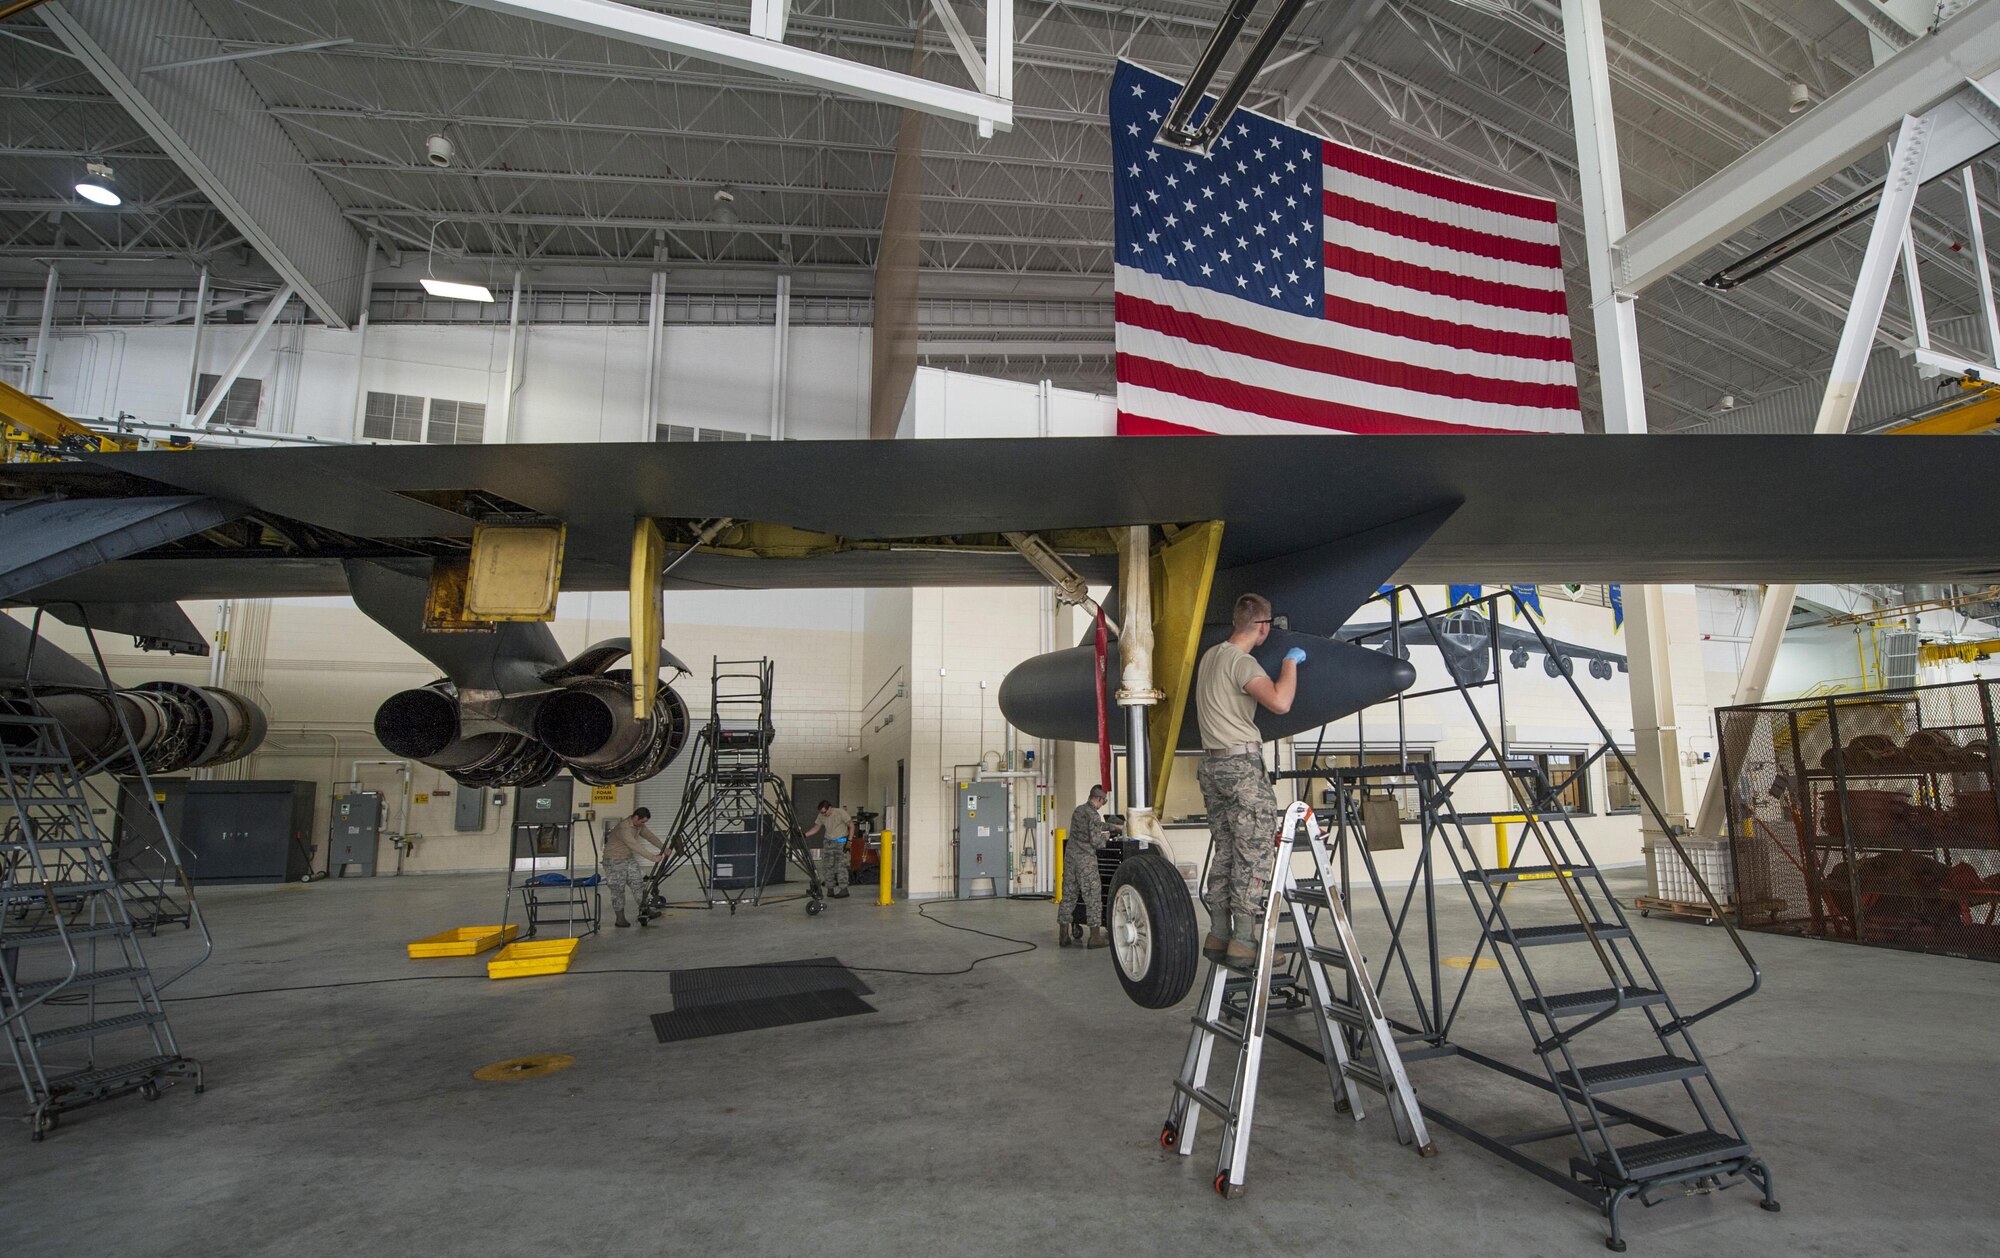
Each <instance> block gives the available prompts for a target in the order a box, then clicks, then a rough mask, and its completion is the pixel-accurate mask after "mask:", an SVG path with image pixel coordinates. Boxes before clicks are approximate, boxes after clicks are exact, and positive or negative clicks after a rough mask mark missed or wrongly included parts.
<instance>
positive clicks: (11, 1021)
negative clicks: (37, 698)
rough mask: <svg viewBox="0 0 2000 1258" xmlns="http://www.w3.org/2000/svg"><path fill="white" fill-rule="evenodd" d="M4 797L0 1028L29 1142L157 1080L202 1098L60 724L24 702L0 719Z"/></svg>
mask: <svg viewBox="0 0 2000 1258" xmlns="http://www.w3.org/2000/svg"><path fill="white" fill-rule="evenodd" d="M0 789H4V792H5V793H4V796H0V808H4V809H5V810H6V811H7V813H8V815H7V818H6V823H5V830H4V833H3V834H0V910H3V911H0V1028H4V1030H5V1033H6V1039H7V1047H8V1051H9V1052H10V1054H11V1055H12V1057H13V1061H14V1066H15V1069H16V1070H17V1072H18V1073H19V1075H20V1079H21V1086H22V1090H23V1094H24V1097H25V1100H26V1108H27V1114H26V1116H27V1119H28V1123H29V1129H30V1132H31V1133H32V1136H33V1138H34V1139H35V1140H41V1139H42V1138H43V1137H44V1136H45V1135H46V1134H47V1133H48V1132H49V1131H52V1130H54V1128H55V1127H56V1125H57V1123H58V1121H59V1119H60V1116H61V1115H62V1114H63V1113H65V1112H67V1111H69V1110H74V1109H77V1108H80V1107H82V1106H84V1105H88V1104H91V1103H93V1102H96V1101H101V1100H106V1099H109V1098H110V1097H114V1096H120V1095H124V1094H127V1093H131V1092H137V1093H139V1094H140V1095H141V1096H144V1097H145V1098H146V1099H148V1100H156V1099H158V1098H159V1096H160V1087H161V1081H162V1080H164V1079H168V1078H188V1079H191V1080H193V1082H194V1089H195V1091H196V1092H200V1091H202V1090H203V1085H202V1073H201V1065H200V1063H198V1062H197V1061H195V1060H194V1059H193V1058H191V1057H188V1056H186V1055H184V1054H183V1053H182V1052H181V1051H180V1048H179V1046H178V1045H177V1044H176V1042H175V1040H174V1033H173V1028H172V1026H171V1025H170V1024H169V1021H168V1018H167V1011H166V1007H165V1006H164V1005H163V1004H162V1003H161V999H160V990H159V989H160V987H161V986H163V985H164V984H157V983H156V982H155V981H154V975H153V971H152V968H151V967H150V965H149V964H148V963H147V960H146V956H145V952H144V950H143V949H142V948H141V946H140V943H139V937H138V932H139V930H140V929H141V927H142V926H144V925H146V922H145V921H144V920H143V918H135V916H134V914H133V913H132V911H131V908H130V906H129V905H128V904H127V902H126V897H125V888H124V886H123V884H121V882H120V880H119V878H118V876H117V874H116V872H115V871H114V869H113V863H112V852H111V847H110V844H109V843H108V842H107V841H106V840H105V836H104V835H103V833H102V832H101V831H100V830H99V828H98V825H97V821H96V818H95V817H94V816H93V814H92V811H91V805H90V799H89V797H88V795H87V793H86V782H85V779H84V777H83V775H81V774H80V773H79V772H78V771H77V769H76V765H75V761H74V759H73V757H72V755H71V752H70V747H69V743H68V740H67V739H66V738H65V736H64V733H63V729H62V726H61V725H59V724H58V723H57V722H56V721H55V720H54V719H53V718H51V717H47V716H42V715H39V714H37V713H35V711H34V710H33V705H32V703H11V704H8V705H6V707H5V708H4V709H0ZM169 846H170V847H171V844H169ZM183 885H185V880H184V879H183ZM205 934H206V931H205V928H204V936H205ZM204 955H205V954H204ZM184 972H185V971H183V973H184ZM175 977H178V975H176V976H175Z"/></svg>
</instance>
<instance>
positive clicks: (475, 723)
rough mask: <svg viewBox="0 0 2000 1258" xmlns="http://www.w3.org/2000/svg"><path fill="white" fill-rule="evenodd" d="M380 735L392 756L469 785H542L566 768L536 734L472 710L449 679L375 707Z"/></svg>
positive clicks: (394, 695)
mask: <svg viewBox="0 0 2000 1258" xmlns="http://www.w3.org/2000/svg"><path fill="white" fill-rule="evenodd" d="M509 702H510V703H517V702H518V701H509ZM531 711H532V710H531ZM375 740H376V741H377V742H379V743H381V744H382V745H383V746H384V747H385V748H387V749H388V750H389V753H390V754H391V755H395V756H406V757H408V758H409V759H412V760H416V761H419V762H421V763H423V764H427V765H429V766H430V767H431V768H433V769H441V770H443V771H444V772H445V773H447V774H449V775H450V776H451V779H452V780H453V781H455V782H458V783H460V784H461V785H465V786H475V787H489V786H540V785H541V784H542V783H544V782H546V781H548V780H549V779H550V778H552V777H554V776H555V775H556V773H557V772H558V771H559V770H560V769H561V768H562V762H561V761H560V760H559V759H557V757H556V753H555V752H554V751H552V750H550V749H549V747H548V746H547V745H546V744H544V743H542V742H541V741H539V740H537V739H536V738H534V737H533V736H531V735H528V734H523V733H520V732H519V731H517V730H512V729H509V728H507V727H506V726H505V725H503V724H501V723H500V722H499V721H496V720H492V719H490V718H486V717H473V716H470V715H468V714H467V713H466V712H465V710H464V708H463V706H462V705H461V704H460V702H459V698H458V693H457V691H456V690H455V689H453V687H452V685H451V683H450V682H447V681H439V682H433V683H431V684H430V685H428V686H425V687H423V688H422V689H419V690H404V691H399V692H398V693H396V694H393V695H390V696H389V697H388V698H387V699H385V700H383V702H382V706H381V707H379V708H377V709H375Z"/></svg>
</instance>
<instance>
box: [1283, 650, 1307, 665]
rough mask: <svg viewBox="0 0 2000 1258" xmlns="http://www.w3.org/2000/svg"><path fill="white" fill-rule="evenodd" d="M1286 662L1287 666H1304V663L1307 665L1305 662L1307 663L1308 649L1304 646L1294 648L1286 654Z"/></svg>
mask: <svg viewBox="0 0 2000 1258" xmlns="http://www.w3.org/2000/svg"><path fill="white" fill-rule="evenodd" d="M1285 662H1286V663H1287V664H1303V663H1305V662H1306V649H1305V648H1304V647H1302V646H1295V647H1293V648H1292V649H1291V650H1289V651H1287V652H1285Z"/></svg>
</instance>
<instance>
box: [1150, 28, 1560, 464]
mask: <svg viewBox="0 0 2000 1258" xmlns="http://www.w3.org/2000/svg"><path fill="white" fill-rule="evenodd" d="M1179 91H1180V85H1179V84H1177V83H1175V82H1173V81H1172V80H1171V79H1167V78H1164V77H1162V76H1160V75H1157V74H1153V73H1151V72H1149V71H1146V70H1142V69H1140V68H1139V67H1137V66H1135V65H1131V64H1128V63H1122V62H1121V63H1120V64H1119V66H1118V70H1117V72H1116V74H1115V75H1114V76H1113V78H1112V85H1111V111H1110V112H1111V152H1112V160H1113V163H1114V171H1113V190H1114V197H1113V205H1114V208H1115V213H1116V215H1117V219H1118V228H1117V237H1118V258H1117V283H1116V288H1117V349H1118V431H1119V432H1120V433H1121V434H1161V433H1187V432H1207V433H1306V432H1318V433H1434V432H1581V431H1582V430H1583V415H1582V412H1581V410H1580V409H1579V407H1578V402H1577V390H1576V367H1575V364H1574V362H1573V360H1572V358H1571V355H1570V339H1569V315H1568V313H1567V311H1568V307H1567V305H1566V303H1565V301H1564V294H1563V271H1562V253H1561V250H1560V248H1559V244H1558V240H1557V235H1556V207H1555V203H1554V202H1552V201H1544V200H1540V199H1538V198H1535V197H1529V196H1523V195H1521V194H1520V193H1517V192H1509V191H1505V190H1502V189H1499V188H1489V187H1487V186H1485V185H1483V184H1476V183H1469V182H1467V181H1465V180H1462V179H1454V178H1451V177H1449V176H1446V175H1440V174H1437V173H1435V172H1433V171H1428V170H1422V169H1420V168H1418V167H1415V166H1409V165H1405V164H1403V163H1401V162H1396V161H1391V160H1389V159H1388V158H1384V157H1377V156H1375V155H1374V154H1371V153H1364V152H1362V151H1360V150H1359V149H1352V148H1348V147H1347V146H1345V145H1342V144H1336V143H1334V142H1333V141H1331V140H1328V139H1324V138H1323V137H1320V136H1317V135H1314V134H1312V133H1311V132H1309V131H1303V130H1300V129H1299V128H1297V127H1290V126H1286V125H1284V124H1283V123H1279V122H1274V121H1272V120H1271V119H1269V118H1264V117H1261V116H1259V115H1257V114H1253V113H1251V112H1250V111H1249V110H1238V111H1237V113H1236V116H1235V117H1234V118H1232V119H1230V121H1229V125H1228V127H1227V129H1226V130H1225V131H1224V133H1223V134H1222V136H1221V137H1220V138H1219V139H1218V140H1217V141H1216V143H1215V149H1214V152H1213V153H1212V154H1211V155H1210V156H1208V157H1203V156H1201V155H1200V154H1196V153H1188V152H1184V151H1181V150H1179V149H1174V148H1169V147H1167V146H1165V145H1160V144H1156V143H1154V142H1153V138H1154V136H1155V135H1157V134H1158V132H1159V127H1160V120H1161V119H1162V118H1163V117H1165V116H1166V112H1167V109H1168V107H1169V106H1171V105H1172V104H1173V101H1174V97H1175V96H1176V95H1177V94H1178V93H1179Z"/></svg>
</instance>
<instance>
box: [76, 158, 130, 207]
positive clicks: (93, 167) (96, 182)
mask: <svg viewBox="0 0 2000 1258" xmlns="http://www.w3.org/2000/svg"><path fill="white" fill-rule="evenodd" d="M83 171H84V177H83V178H82V179H79V180H77V183H76V195H78V196H80V197H82V198H83V199H84V200H86V201H95V202H96V203H97V204H99V205H123V204H125V198H124V197H121V196H119V195H118V190H117V189H115V188H113V187H112V186H111V180H112V175H111V168H110V167H109V166H106V165H105V164H104V163H103V162H86V163H84V167H83Z"/></svg>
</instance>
